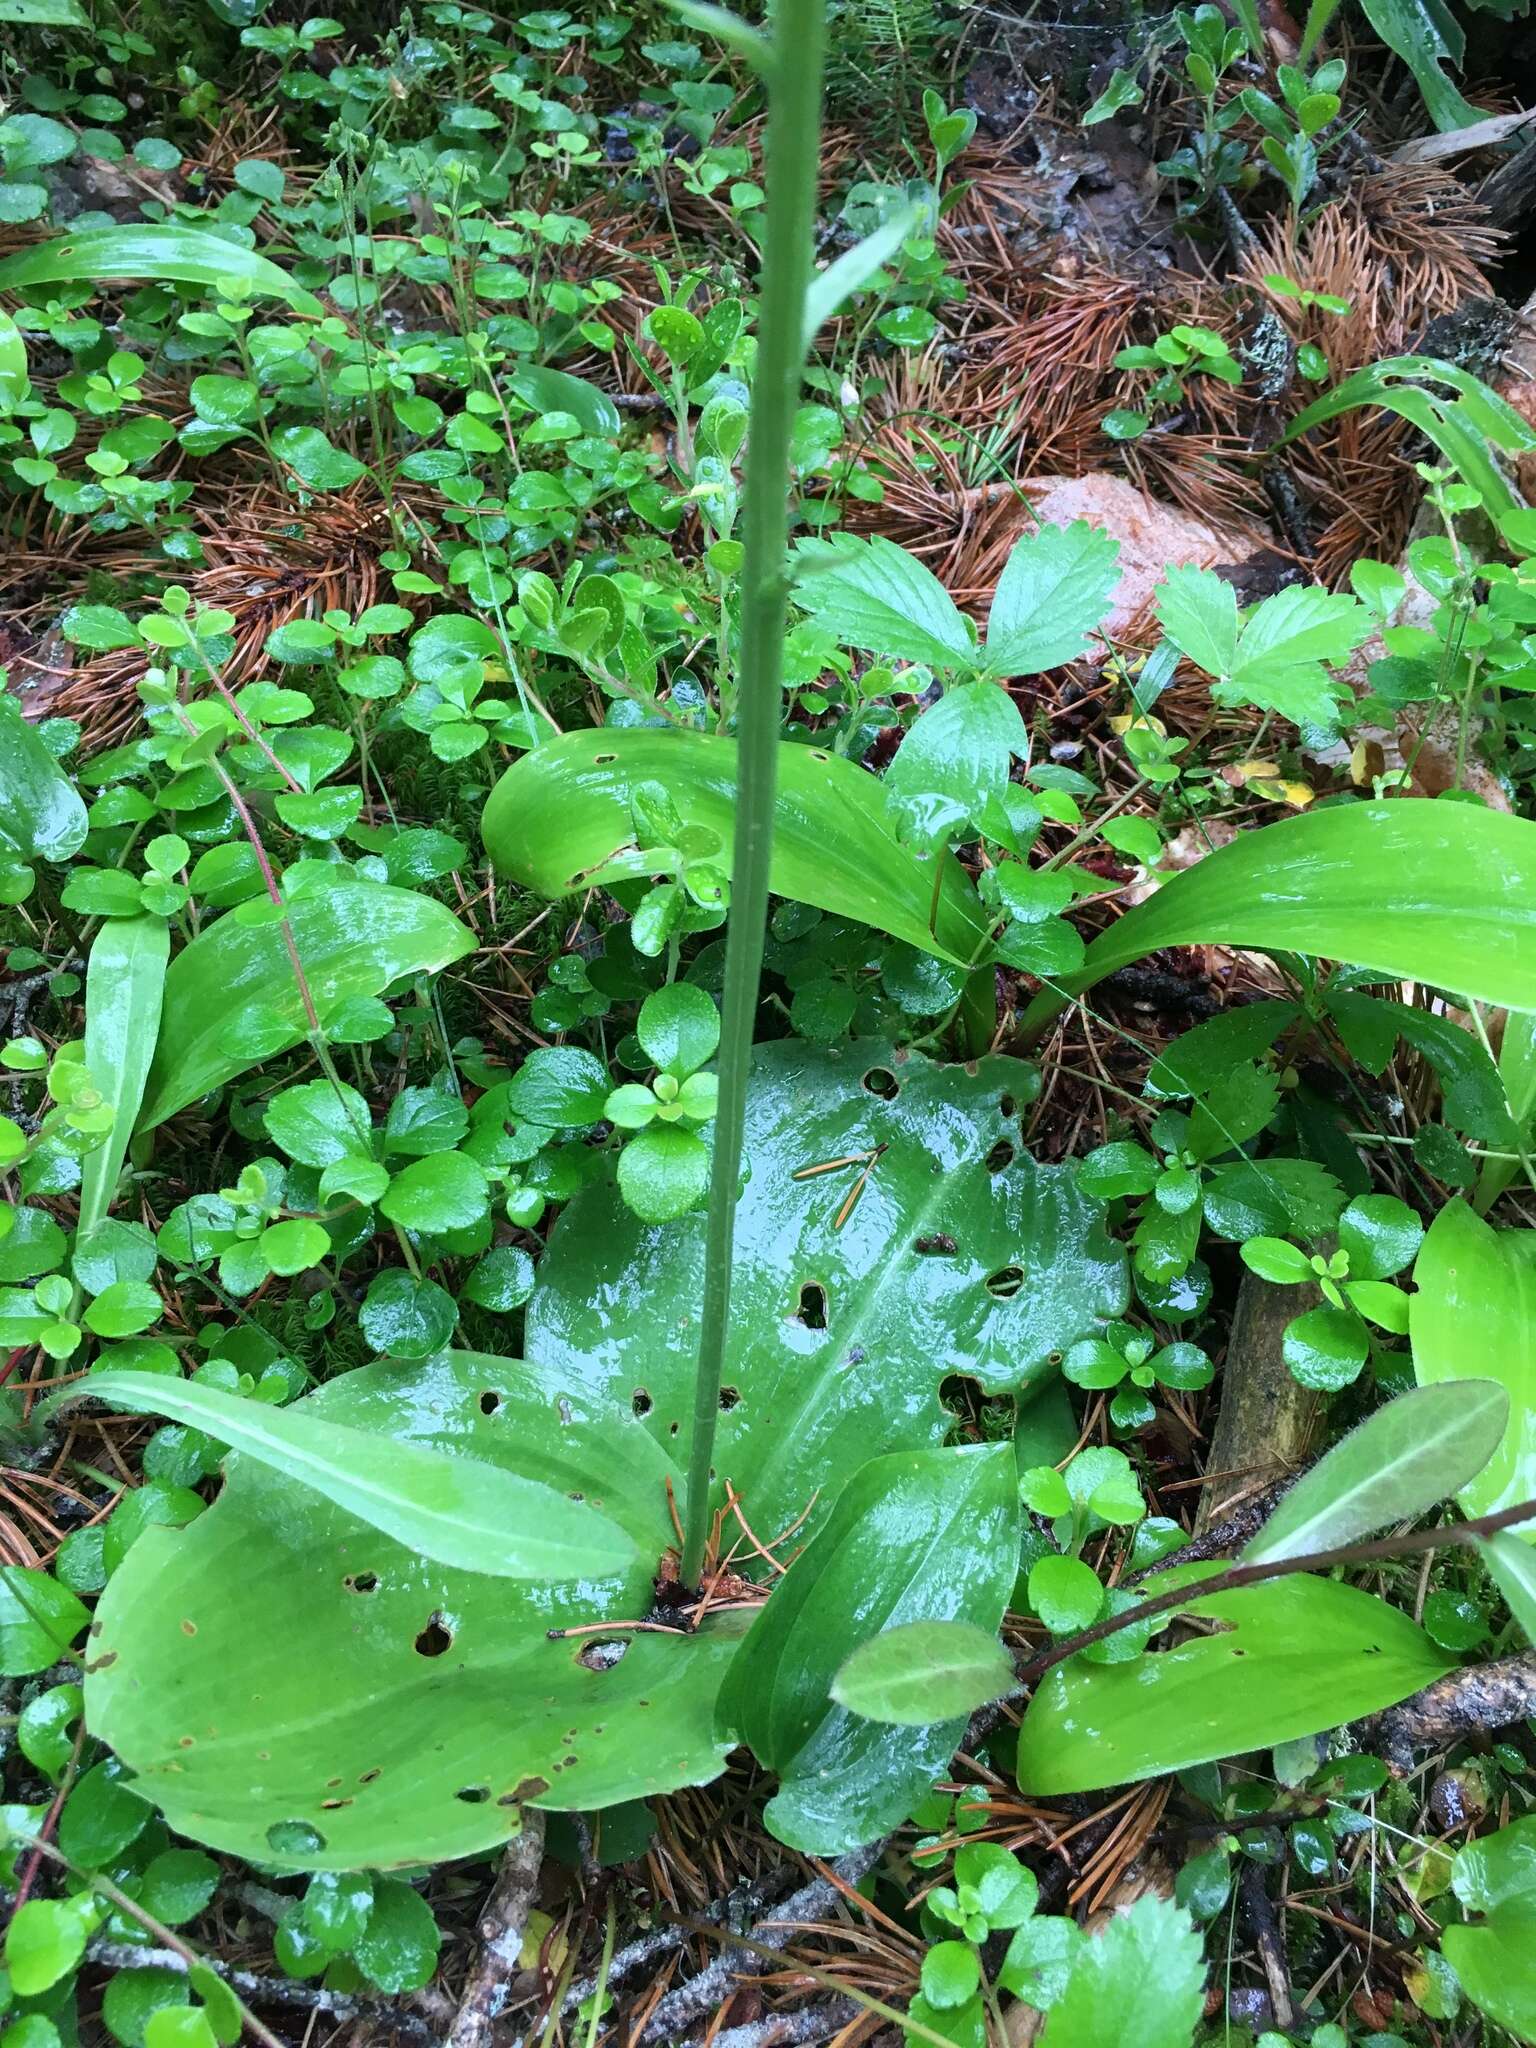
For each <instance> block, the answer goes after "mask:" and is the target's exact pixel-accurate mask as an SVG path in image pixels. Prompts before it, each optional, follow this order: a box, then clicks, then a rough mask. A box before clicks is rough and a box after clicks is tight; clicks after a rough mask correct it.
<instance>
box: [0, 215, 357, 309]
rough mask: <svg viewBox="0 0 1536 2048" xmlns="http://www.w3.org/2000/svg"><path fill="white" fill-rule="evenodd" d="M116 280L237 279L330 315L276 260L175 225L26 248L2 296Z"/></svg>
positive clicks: (5, 270)
mask: <svg viewBox="0 0 1536 2048" xmlns="http://www.w3.org/2000/svg"><path fill="white" fill-rule="evenodd" d="M115 278H143V279H145V280H146V281H148V282H150V283H158V284H169V283H178V284H203V285H209V286H214V287H216V286H217V285H218V284H219V282H220V280H221V279H224V278H237V279H238V280H239V281H240V282H241V283H242V284H246V285H249V286H250V288H251V290H252V291H253V292H256V293H257V294H259V295H261V296H263V297H266V298H279V299H286V300H287V301H288V303H289V305H290V306H292V307H293V309H294V311H295V312H297V313H310V314H314V315H315V316H317V317H318V315H319V314H320V313H321V312H322V311H323V308H322V307H321V304H320V301H319V300H318V299H317V298H316V297H315V296H314V294H313V293H312V292H307V291H304V290H303V289H302V288H301V287H300V286H299V285H296V284H295V283H294V281H293V279H292V278H291V277H290V276H289V275H288V273H287V271H286V270H284V269H282V268H281V267H280V266H279V265H278V264H276V263H274V262H273V261H272V259H271V258H270V257H268V256H262V255H259V254H258V253H257V252H256V250H254V249H246V248H242V247H241V245H240V244H239V243H238V242H229V241H226V240H225V239H224V237H223V236H222V235H217V234H214V233H213V232H212V230H211V229H208V228H194V227H183V226H181V225H180V224H179V223H172V222H167V221H157V222H142V221H141V222H139V223H137V224H136V225H131V226H127V227H108V228H84V229H82V230H81V231H80V233H78V234H67V235H60V236H58V237H57V238H56V239H55V240H54V241H51V242H38V243H36V244H34V245H33V247H32V248H30V249H19V250H17V252H16V254H15V255H14V256H7V257H6V258H5V260H4V261H3V262H0V292H26V291H29V290H30V289H31V288H32V287H33V286H35V285H50V284H105V283H108V282H109V281H111V280H112V279H115Z"/></svg>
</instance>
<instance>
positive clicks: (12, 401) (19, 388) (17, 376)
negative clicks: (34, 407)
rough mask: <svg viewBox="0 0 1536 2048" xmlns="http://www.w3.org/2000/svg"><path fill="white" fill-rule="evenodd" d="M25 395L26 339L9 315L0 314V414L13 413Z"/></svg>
mask: <svg viewBox="0 0 1536 2048" xmlns="http://www.w3.org/2000/svg"><path fill="white" fill-rule="evenodd" d="M26 395H27V343H26V338H25V336H24V335H23V334H22V331H21V329H20V328H19V327H18V326H17V325H16V322H15V321H14V320H13V319H12V318H11V316H10V314H9V313H0V414H7V413H12V412H14V411H15V410H16V408H17V406H18V405H19V404H20V403H21V401H22V399H24V398H25V397H26Z"/></svg>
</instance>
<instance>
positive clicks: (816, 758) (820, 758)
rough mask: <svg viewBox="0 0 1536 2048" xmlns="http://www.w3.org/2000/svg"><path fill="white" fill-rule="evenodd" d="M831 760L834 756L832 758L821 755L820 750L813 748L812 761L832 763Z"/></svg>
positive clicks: (828, 755)
mask: <svg viewBox="0 0 1536 2048" xmlns="http://www.w3.org/2000/svg"><path fill="white" fill-rule="evenodd" d="M831 758H832V756H831V755H830V754H823V753H820V752H819V751H818V750H817V749H816V748H814V747H813V748H812V749H811V759H812V760H813V761H830V760H831Z"/></svg>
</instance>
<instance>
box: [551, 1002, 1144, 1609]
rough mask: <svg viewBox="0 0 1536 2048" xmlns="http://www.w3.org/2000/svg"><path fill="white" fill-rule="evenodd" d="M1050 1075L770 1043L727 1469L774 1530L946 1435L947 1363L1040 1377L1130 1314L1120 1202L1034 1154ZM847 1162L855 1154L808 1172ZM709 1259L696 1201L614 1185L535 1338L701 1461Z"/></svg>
mask: <svg viewBox="0 0 1536 2048" xmlns="http://www.w3.org/2000/svg"><path fill="white" fill-rule="evenodd" d="M1036 1085H1037V1077H1036V1075H1035V1073H1034V1070H1033V1069H1032V1068H1030V1067H1028V1066H1026V1065H1025V1064H1024V1063H1023V1062H1022V1061H1018V1060H1011V1059H1006V1058H1000V1057H995V1056H994V1057H990V1058H986V1059H982V1060H979V1061H978V1062H976V1064H975V1066H974V1067H968V1068H967V1067H941V1066H936V1065H934V1064H932V1063H930V1062H929V1061H928V1060H926V1059H924V1058H922V1057H921V1056H920V1055H918V1054H916V1053H897V1052H894V1051H893V1050H892V1049H891V1048H890V1047H889V1046H887V1045H884V1044H881V1043H870V1042H867V1041H866V1042H862V1043H855V1044H853V1045H851V1046H849V1047H846V1048H844V1049H842V1050H840V1051H836V1052H823V1051H817V1050H814V1049H812V1048H810V1047H807V1046H806V1045H804V1044H803V1043H801V1042H799V1041H795V1040H787V1041H784V1042H783V1043H780V1044H776V1045H763V1046H759V1047H758V1048H757V1051H756V1054H755V1057H754V1061H753V1079H752V1086H751V1090H750V1093H749V1097H748V1106H747V1134H746V1160H747V1169H748V1170H747V1179H746V1184H745V1186H744V1188H743V1190H742V1195H741V1206H740V1209H739V1211H738V1213H737V1224H736V1256H735V1267H734V1275H733V1280H732V1293H731V1299H732V1318H731V1320H732V1332H731V1337H730V1341H729V1344H728V1348H727V1351H726V1361H725V1373H724V1384H725V1386H726V1387H727V1388H728V1390H729V1398H728V1399H727V1400H726V1401H725V1403H724V1404H723V1407H724V1411H725V1412H723V1413H722V1414H721V1416H720V1424H719V1436H718V1438H717V1441H716V1450H715V1461H714V1462H715V1467H716V1470H717V1471H718V1472H719V1473H720V1475H721V1476H722V1478H726V1477H728V1478H730V1479H732V1480H733V1481H734V1482H735V1484H736V1485H737V1487H738V1488H740V1487H742V1485H743V1484H744V1475H746V1474H747V1473H751V1474H752V1475H753V1482H752V1495H751V1509H750V1519H751V1521H752V1525H753V1527H754V1528H755V1529H757V1530H758V1532H759V1534H760V1535H762V1534H763V1531H764V1529H765V1528H766V1529H767V1530H768V1532H769V1533H770V1534H771V1533H774V1532H776V1531H777V1530H779V1529H782V1528H784V1527H786V1526H787V1525H788V1524H789V1523H790V1522H792V1521H793V1520H794V1519H795V1518H796V1517H797V1516H799V1515H800V1514H801V1513H802V1512H803V1511H804V1510H805V1509H806V1508H807V1507H809V1506H810V1505H811V1503H812V1497H813V1495H814V1496H816V1500H815V1517H813V1522H814V1519H815V1518H819V1517H821V1516H823V1515H824V1514H825V1513H826V1511H827V1509H828V1508H829V1507H830V1506H831V1502H832V1498H833V1496H834V1495H835V1493H836V1489H837V1487H838V1486H839V1485H841V1484H842V1482H843V1480H844V1479H845V1478H846V1477H847V1475H848V1474H849V1473H851V1472H852V1471H854V1470H855V1469H856V1468H857V1467H858V1466H859V1465H861V1464H863V1462H864V1461H865V1460H866V1459H867V1458H871V1457H875V1456H878V1455H880V1454H881V1453H884V1452H892V1451H897V1450H901V1449H904V1448H909V1447H919V1446H922V1447H926V1446H928V1445H932V1444H937V1443H938V1442H940V1441H941V1439H942V1438H943V1436H944V1434H945V1432H946V1430H947V1429H948V1427H949V1420H950V1418H949V1416H948V1414H947V1412H946V1410H945V1409H944V1407H943V1405H942V1404H941V1402H940V1400H939V1386H940V1382H941V1381H942V1380H943V1379H944V1377H945V1376H946V1375H947V1374H965V1375H967V1376H969V1377H971V1378H973V1379H975V1380H977V1381H978V1382H979V1384H980V1385H981V1386H983V1387H984V1388H986V1389H987V1390H988V1391H989V1392H997V1393H1002V1392H1007V1391H1016V1390H1022V1389H1027V1388H1031V1387H1034V1386H1037V1385H1039V1384H1041V1383H1043V1382H1044V1381H1047V1380H1049V1379H1052V1378H1054V1377H1055V1374H1056V1371H1057V1365H1056V1363H1055V1360H1056V1358H1057V1357H1058V1356H1059V1354H1061V1353H1062V1352H1064V1351H1065V1350H1066V1349H1067V1347H1068V1346H1069V1345H1070V1344H1072V1343H1073V1342H1074V1341H1075V1340H1076V1339H1077V1338H1079V1337H1082V1336H1085V1335H1087V1334H1089V1333H1090V1332H1091V1331H1093V1330H1095V1329H1096V1328H1097V1327H1098V1326H1099V1323H1100V1320H1101V1319H1104V1318H1108V1317H1110V1316H1114V1315H1117V1314H1119V1313H1120V1312H1121V1310H1122V1309H1123V1307H1124V1305H1125V1301H1126V1279H1125V1264H1124V1255H1123V1253H1122V1252H1121V1251H1120V1249H1119V1247H1118V1246H1116V1245H1114V1244H1112V1243H1111V1242H1110V1240H1109V1238H1108V1236H1107V1234H1106V1232H1105V1230H1104V1224H1103V1213H1104V1212H1103V1210H1102V1208H1101V1207H1100V1205H1099V1204H1098V1203H1096V1202H1091V1201H1089V1200H1088V1199H1087V1198H1086V1197H1085V1196H1084V1195H1083V1194H1081V1193H1080V1191H1079V1189H1078V1187H1077V1182H1076V1175H1075V1171H1074V1169H1073V1168H1071V1167H1050V1166H1037V1165H1036V1164H1035V1163H1034V1161H1033V1160H1032V1159H1031V1158H1030V1157H1029V1156H1028V1154H1027V1153H1026V1152H1025V1150H1024V1146H1023V1141H1022V1137H1021V1133H1020V1126H1019V1119H1020V1116H1021V1113H1022V1112H1023V1111H1024V1109H1025V1108H1026V1106H1027V1105H1028V1103H1029V1102H1030V1100H1031V1099H1032V1098H1033V1096H1034V1093H1035V1089H1036ZM876 1147H883V1148H885V1149H883V1150H882V1151H881V1152H880V1156H879V1157H878V1158H877V1159H874V1160H873V1161H871V1160H870V1155H871V1154H872V1153H873V1151H874V1150H875V1148H876ZM828 1161H833V1162H837V1161H845V1162H847V1163H846V1164H834V1165H833V1166H832V1167H831V1169H830V1170H828V1171H826V1172H814V1171H812V1172H807V1171H806V1169H814V1168H816V1167H818V1166H820V1165H823V1164H825V1162H828ZM866 1163H868V1164H869V1173H868V1176H867V1178H866V1179H865V1180H864V1183H863V1186H862V1188H861V1189H859V1190H858V1192H857V1193H855V1190H856V1188H857V1187H858V1183H859V1180H860V1176H861V1174H862V1173H863V1170H864V1165H865V1164H866ZM797 1175H799V1176H800V1177H799V1178H796V1176H797ZM850 1198H852V1199H851V1201H850ZM845 1211H846V1213H844V1212H845ZM840 1217H841V1219H842V1220H841V1224H840V1225H839V1218H840ZM703 1258H704V1229H703V1218H702V1217H701V1216H697V1215H694V1216H686V1217H684V1218H682V1219H681V1220H680V1221H679V1222H677V1223H672V1224H666V1225H662V1226H660V1227H654V1228H652V1227H647V1226H646V1225H644V1224H642V1223H641V1222H640V1221H639V1219H638V1218H636V1217H634V1216H632V1215H631V1214H630V1213H629V1211H628V1210H627V1209H626V1207H625V1205H624V1203H623V1201H622V1199H621V1198H620V1196H619V1194H618V1192H617V1190H616V1189H615V1188H614V1186H613V1185H612V1183H611V1182H610V1181H608V1180H602V1181H598V1182H595V1183H594V1184H593V1185H591V1186H589V1187H586V1188H583V1189H582V1191H581V1192H580V1193H579V1194H578V1195H577V1196H576V1197H575V1199H574V1200H573V1201H572V1202H571V1203H570V1205H569V1206H568V1207H567V1209H566V1210H565V1212H564V1213H563V1215H562V1216H561V1218H560V1220H559V1222H558V1223H557V1224H556V1225H555V1228H554V1231H553V1233H552V1235H551V1237H550V1241H549V1247H548V1250H547V1252H546V1253H545V1256H544V1259H543V1261H542V1263H541V1265H540V1268H539V1284H538V1287H537V1289H536V1290H535V1293H534V1296H533V1299H532V1301H531V1302H530V1303H529V1305H528V1311H527V1323H526V1331H525V1337H524V1342H525V1345H526V1347H527V1351H528V1355H529V1357H530V1358H531V1359H533V1360H534V1361H535V1362H536V1363H537V1364H539V1365H540V1366H542V1367H544V1368H547V1369H549V1370H551V1371H555V1370H559V1371H563V1372H564V1373H566V1374H567V1375H569V1376H571V1377H573V1378H574V1377H576V1376H578V1375H579V1376H580V1377H581V1380H582V1382H583V1383H584V1384H586V1385H590V1386H593V1387H597V1388H601V1389H602V1391H603V1392H604V1393H605V1394H606V1395H607V1396H608V1398H609V1399H611V1400H613V1401H615V1402H623V1403H625V1404H628V1403H630V1402H631V1401H632V1402H633V1403H634V1404H635V1407H636V1409H637V1411H638V1412H641V1413H643V1415H644V1417H645V1421H646V1426H647V1428H649V1429H650V1430H651V1431H653V1432H654V1434H655V1435H656V1436H657V1438H658V1439H659V1440H660V1441H661V1442H662V1443H664V1444H665V1445H666V1446H667V1447H668V1449H669V1450H671V1451H672V1453H673V1455H674V1456H676V1457H677V1458H678V1459H679V1460H680V1461H683V1462H686V1455H687V1447H688V1443H689V1437H690V1431H691V1418H692V1414H693V1374H694V1359H695V1346H696V1344H697V1323H696V1320H695V1318H696V1315H697V1304H698V1302H699V1299H700V1295H701V1289H702V1273H703ZM763 1540H764V1541H766V1540H767V1537H766V1536H764V1537H763ZM844 1647H845V1649H846V1648H851V1647H852V1646H851V1644H845V1645H844Z"/></svg>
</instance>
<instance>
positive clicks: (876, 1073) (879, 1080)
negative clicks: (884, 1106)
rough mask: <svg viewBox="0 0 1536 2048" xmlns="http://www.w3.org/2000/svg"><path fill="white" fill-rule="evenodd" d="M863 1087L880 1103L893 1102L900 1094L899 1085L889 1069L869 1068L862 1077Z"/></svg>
mask: <svg viewBox="0 0 1536 2048" xmlns="http://www.w3.org/2000/svg"><path fill="white" fill-rule="evenodd" d="M864 1086H865V1087H866V1088H867V1089H868V1090H869V1092H870V1094H871V1095H878V1096H879V1097H880V1099H881V1101H882V1102H894V1101H895V1100H896V1098H897V1096H898V1095H899V1094H900V1093H901V1083H900V1082H899V1081H898V1080H897V1078H896V1076H895V1075H894V1074H893V1073H892V1072H891V1070H890V1068H889V1067H871V1068H870V1070H869V1072H868V1073H867V1074H866V1075H865V1076H864Z"/></svg>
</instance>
